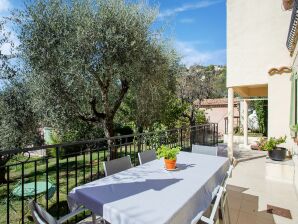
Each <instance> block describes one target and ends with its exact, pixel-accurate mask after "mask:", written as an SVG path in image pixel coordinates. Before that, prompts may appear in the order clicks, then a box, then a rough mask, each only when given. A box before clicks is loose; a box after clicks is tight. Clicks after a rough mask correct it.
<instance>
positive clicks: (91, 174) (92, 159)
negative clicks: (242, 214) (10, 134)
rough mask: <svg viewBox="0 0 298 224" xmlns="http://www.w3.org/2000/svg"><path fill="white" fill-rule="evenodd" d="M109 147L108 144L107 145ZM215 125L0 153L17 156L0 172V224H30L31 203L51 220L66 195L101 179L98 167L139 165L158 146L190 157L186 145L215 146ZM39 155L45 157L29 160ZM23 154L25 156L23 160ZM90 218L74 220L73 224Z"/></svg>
mask: <svg viewBox="0 0 298 224" xmlns="http://www.w3.org/2000/svg"><path fill="white" fill-rule="evenodd" d="M108 143H109V144H108ZM217 143H218V125H217V124H206V125H199V126H194V127H183V128H178V129H172V130H167V131H160V132H149V133H142V134H133V135H126V136H117V137H113V138H110V139H106V138H101V139H96V140H89V141H80V142H73V143H65V144H56V145H48V146H42V147H33V148H25V149H13V150H6V151H0V157H3V156H12V155H14V156H17V157H18V160H23V161H20V162H13V161H14V160H11V161H9V162H8V163H7V164H6V165H5V166H2V167H0V170H1V171H0V172H5V174H6V175H5V178H6V183H3V184H0V214H1V216H0V223H28V222H29V223H30V220H31V219H30V218H31V216H30V213H29V209H28V201H29V200H31V199H34V200H36V201H37V202H38V203H40V204H41V205H42V206H44V207H45V208H46V210H47V211H49V212H50V213H51V214H52V215H53V216H54V217H56V218H59V217H61V216H62V215H64V214H66V213H68V212H69V211H68V206H67V195H68V193H69V191H71V190H72V188H74V187H76V186H79V185H82V184H84V183H87V182H90V181H93V180H95V179H99V178H102V177H103V176H104V172H103V166H102V162H103V161H106V160H108V159H110V158H111V159H114V158H119V157H122V156H126V155H130V156H131V159H132V163H133V164H134V165H135V166H136V165H138V164H139V161H138V156H137V153H138V152H142V151H145V150H149V149H156V148H158V147H159V146H160V145H162V144H164V145H168V146H171V147H174V146H180V147H181V148H182V150H185V151H190V149H191V144H202V145H216V144H217ZM38 150H43V153H40V154H43V155H44V156H41V157H33V156H31V157H30V156H28V155H30V153H31V154H35V153H32V152H36V151H38ZM24 153H26V154H27V155H24ZM87 215H89V214H88V213H87V212H86V213H84V214H83V215H81V216H80V217H76V218H75V220H74V222H77V221H78V220H79V219H82V218H84V217H86V216H87Z"/></svg>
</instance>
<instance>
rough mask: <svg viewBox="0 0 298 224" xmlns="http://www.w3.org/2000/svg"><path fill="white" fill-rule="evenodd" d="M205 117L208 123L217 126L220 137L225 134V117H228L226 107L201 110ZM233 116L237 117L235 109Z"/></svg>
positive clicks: (235, 109)
mask: <svg viewBox="0 0 298 224" xmlns="http://www.w3.org/2000/svg"><path fill="white" fill-rule="evenodd" d="M203 110H204V111H205V116H206V118H207V119H208V121H209V122H210V123H217V124H218V132H219V135H220V136H223V135H224V134H225V117H227V116H228V107H214V108H208V109H203ZM234 115H235V116H239V110H238V108H237V107H235V108H234Z"/></svg>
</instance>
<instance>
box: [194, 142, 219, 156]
mask: <svg viewBox="0 0 298 224" xmlns="http://www.w3.org/2000/svg"><path fill="white" fill-rule="evenodd" d="M217 151H218V148H217V146H206V145H195V144H193V145H192V148H191V152H193V153H198V154H205V155H212V156H217Z"/></svg>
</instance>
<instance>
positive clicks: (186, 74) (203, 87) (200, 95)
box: [177, 65, 214, 126]
mask: <svg viewBox="0 0 298 224" xmlns="http://www.w3.org/2000/svg"><path fill="white" fill-rule="evenodd" d="M213 81H214V76H213V72H212V68H211V67H203V66H198V65H194V66H191V67H190V68H182V72H181V76H180V77H179V78H178V88H177V95H178V98H179V99H180V100H181V103H182V104H184V105H185V104H186V105H188V109H187V110H186V111H184V112H183V114H182V115H183V116H184V117H186V118H187V119H188V120H189V123H190V125H191V126H194V125H196V117H197V116H196V113H197V110H198V109H199V108H200V106H201V103H202V101H203V100H204V99H207V98H209V97H210V96H211V94H212V93H213V92H214V85H213Z"/></svg>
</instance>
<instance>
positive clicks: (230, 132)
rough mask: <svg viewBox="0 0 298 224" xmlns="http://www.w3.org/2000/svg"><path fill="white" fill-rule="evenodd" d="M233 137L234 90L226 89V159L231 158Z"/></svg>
mask: <svg viewBox="0 0 298 224" xmlns="http://www.w3.org/2000/svg"><path fill="white" fill-rule="evenodd" d="M233 135H234V90H233V88H229V89H228V157H229V159H230V160H231V161H232V158H233Z"/></svg>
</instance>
